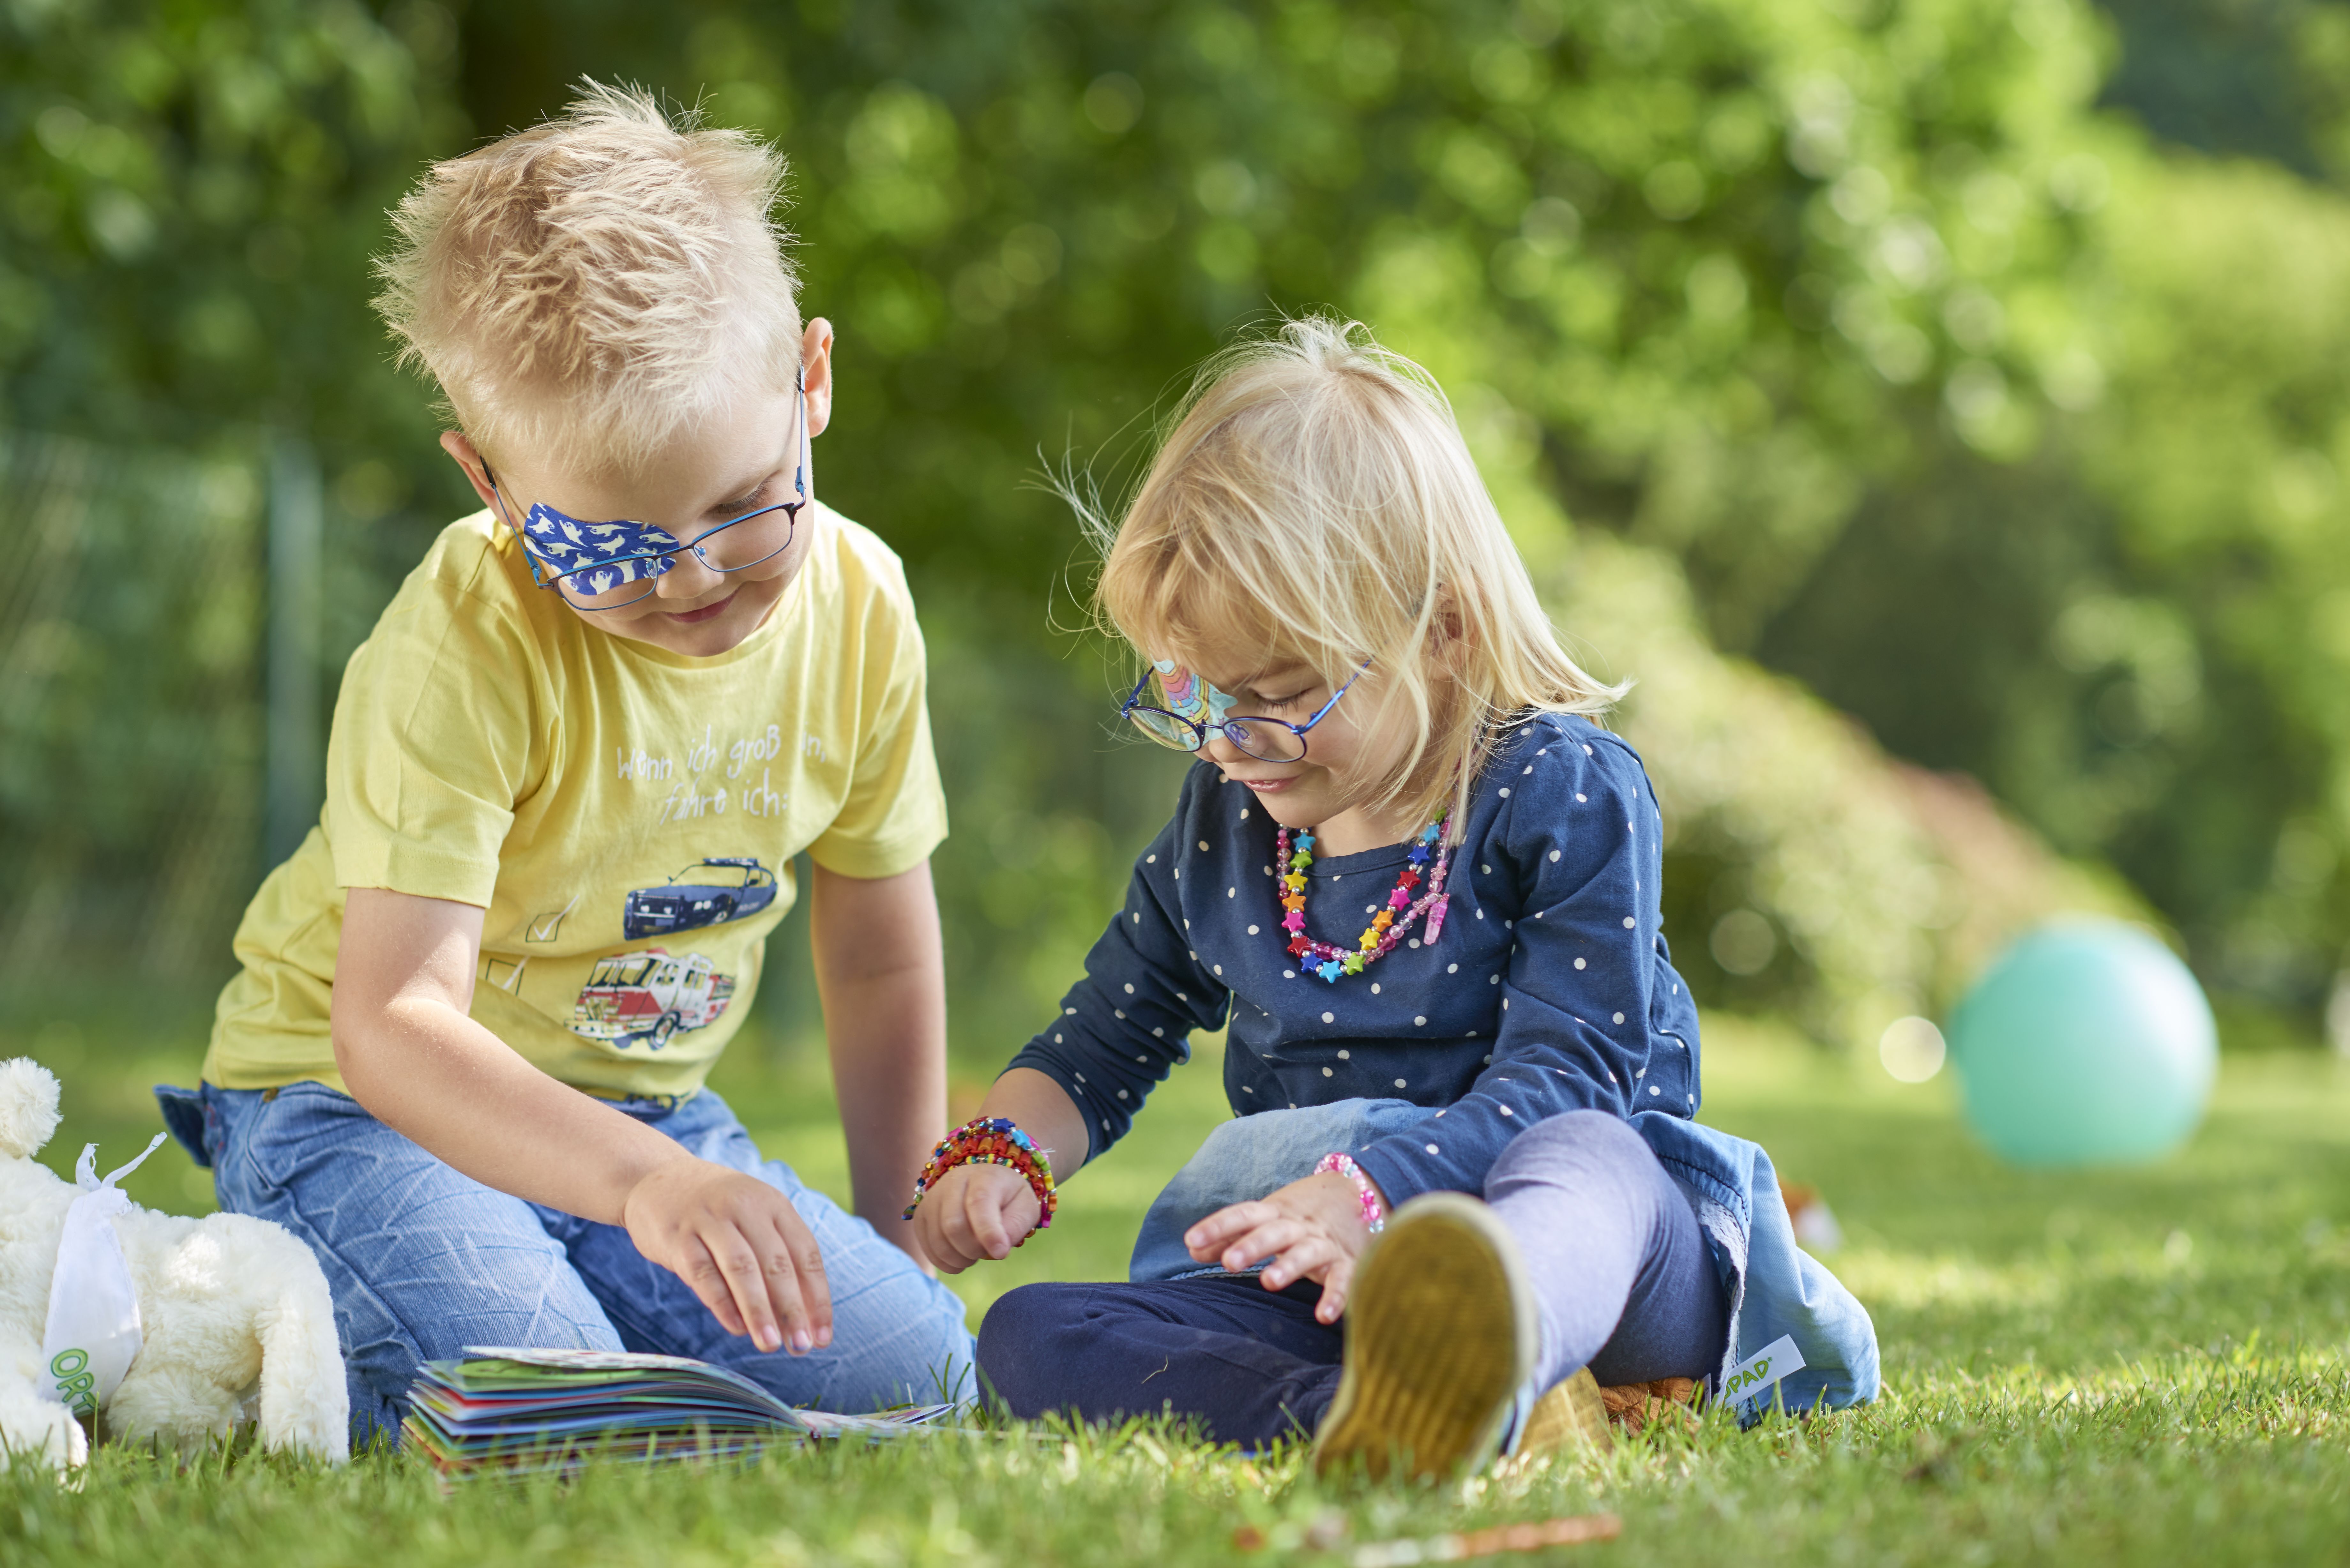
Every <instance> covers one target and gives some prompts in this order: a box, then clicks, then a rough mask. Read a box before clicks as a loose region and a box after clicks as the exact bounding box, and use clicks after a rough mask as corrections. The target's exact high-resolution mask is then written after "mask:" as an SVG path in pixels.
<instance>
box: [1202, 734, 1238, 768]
mask: <svg viewBox="0 0 2350 1568" xmlns="http://www.w3.org/2000/svg"><path fill="white" fill-rule="evenodd" d="M1200 754H1201V756H1204V757H1206V758H1207V759H1208V760H1209V761H1210V762H1211V763H1215V764H1216V765H1217V766H1218V767H1220V768H1229V767H1233V766H1236V765H1238V764H1239V763H1240V761H1241V760H1242V759H1243V757H1246V756H1247V755H1248V753H1246V752H1243V751H1242V750H1241V749H1240V748H1239V747H1238V746H1235V745H1233V744H1232V741H1231V739H1230V738H1229V737H1227V736H1226V735H1225V733H1224V732H1223V731H1222V730H1221V729H1214V730H1210V731H1209V732H1208V739H1207V742H1206V743H1205V744H1203V745H1201V748H1200Z"/></svg>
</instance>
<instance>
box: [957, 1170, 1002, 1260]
mask: <svg viewBox="0 0 2350 1568" xmlns="http://www.w3.org/2000/svg"><path fill="white" fill-rule="evenodd" d="M961 1196H962V1202H961V1203H960V1204H958V1205H956V1207H958V1208H960V1209H961V1210H962V1211H963V1216H964V1222H965V1223H966V1224H967V1225H969V1227H970V1228H971V1238H972V1242H973V1243H974V1244H975V1245H976V1246H977V1248H978V1251H977V1253H976V1254H974V1257H973V1261H974V1262H976V1261H977V1260H978V1258H981V1257H987V1258H994V1259H997V1260H999V1261H1000V1260H1002V1259H1004V1258H1008V1257H1010V1256H1011V1255H1012V1238H1011V1237H1010V1236H1008V1235H1006V1234H1005V1233H1004V1223H1003V1210H1004V1209H1005V1208H1006V1207H1007V1206H1006V1204H1005V1203H1004V1201H1003V1194H1002V1193H1000V1192H991V1191H988V1190H986V1189H985V1187H984V1186H983V1184H982V1183H980V1182H977V1181H966V1182H964V1183H963V1184H962V1194H961Z"/></svg>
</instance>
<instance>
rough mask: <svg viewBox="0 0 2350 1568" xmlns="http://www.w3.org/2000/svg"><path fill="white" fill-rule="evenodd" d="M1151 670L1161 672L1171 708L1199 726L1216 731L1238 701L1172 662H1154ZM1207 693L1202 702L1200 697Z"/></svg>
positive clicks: (1160, 660) (1160, 683)
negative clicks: (1234, 702) (1202, 693)
mask: <svg viewBox="0 0 2350 1568" xmlns="http://www.w3.org/2000/svg"><path fill="white" fill-rule="evenodd" d="M1150 668H1151V669H1153V670H1157V671H1158V672H1159V691H1162V692H1164V693H1166V696H1167V706H1168V707H1169V708H1170V710H1172V711H1175V712H1177V713H1180V714H1181V715H1182V716H1183V717H1184V718H1186V719H1189V720H1191V722H1193V723H1195V724H1200V725H1203V726H1205V727H1206V728H1208V729H1214V728H1215V727H1216V726H1217V725H1219V724H1221V723H1222V722H1224V715H1225V714H1227V713H1229V712H1231V711H1232V703H1233V701H1234V699H1232V698H1231V697H1227V696H1225V695H1224V694H1223V693H1222V692H1221V691H1217V690H1216V689H1215V688H1214V687H1213V686H1211V685H1209V684H1208V683H1207V682H1206V681H1204V680H1201V679H1200V678H1199V677H1198V676H1197V675H1194V674H1193V673H1191V671H1190V670H1186V669H1184V668H1183V667H1182V666H1181V665H1180V664H1178V663H1176V662H1175V661H1174V660H1173V659H1153V660H1151V663H1150ZM1202 691H1204V692H1206V693H1207V701H1204V702H1203V701H1201V700H1200V694H1201V692H1202Z"/></svg>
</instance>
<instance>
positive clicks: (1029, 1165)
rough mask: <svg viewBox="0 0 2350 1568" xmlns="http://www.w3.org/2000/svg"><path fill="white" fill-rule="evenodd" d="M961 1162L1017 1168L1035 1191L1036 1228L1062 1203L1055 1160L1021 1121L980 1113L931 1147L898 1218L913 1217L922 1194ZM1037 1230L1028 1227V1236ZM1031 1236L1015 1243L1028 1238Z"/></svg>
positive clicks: (1050, 1218)
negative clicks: (929, 1154) (1047, 1154)
mask: <svg viewBox="0 0 2350 1568" xmlns="http://www.w3.org/2000/svg"><path fill="white" fill-rule="evenodd" d="M958 1165H1001V1166H1003V1167H1005V1168H1007V1169H1011V1170H1016V1171H1018V1172H1019V1173H1020V1174H1021V1175H1022V1176H1023V1177H1024V1178H1025V1179H1027V1182H1028V1190H1029V1191H1031V1192H1034V1193H1035V1195H1036V1208H1037V1211H1038V1213H1039V1215H1040V1218H1039V1219H1038V1220H1037V1221H1036V1231H1042V1230H1044V1229H1045V1228H1046V1227H1048V1226H1049V1225H1051V1224H1052V1223H1053V1211H1054V1210H1055V1209H1057V1208H1059V1207H1060V1203H1061V1195H1060V1192H1059V1190H1058V1189H1056V1188H1055V1185H1054V1182H1053V1162H1052V1160H1050V1159H1049V1158H1046V1157H1045V1151H1044V1150H1043V1149H1041V1148H1038V1147H1036V1140H1035V1139H1034V1138H1032V1137H1029V1136H1028V1135H1027V1134H1026V1133H1024V1132H1023V1131H1021V1130H1020V1124H1019V1123H1017V1122H1015V1121H1014V1120H1013V1119H1012V1118H1011V1117H1009V1116H980V1117H978V1118H976V1119H975V1120H972V1121H967V1122H965V1123H963V1124H962V1126H961V1127H957V1128H955V1130H954V1131H952V1132H951V1133H949V1134H947V1136H946V1137H944V1138H942V1139H941V1140H940V1143H939V1147H936V1148H934V1149H932V1150H931V1158H930V1160H929V1161H928V1163H926V1164H925V1165H924V1166H923V1167H922V1174H921V1175H920V1176H918V1177H916V1178H915V1179H914V1200H913V1201H912V1202H911V1203H909V1204H907V1205H906V1212H905V1213H904V1214H902V1215H900V1216H899V1218H900V1219H905V1220H911V1219H912V1218H913V1217H914V1210H917V1209H919V1208H920V1207H921V1206H922V1195H923V1194H924V1193H927V1192H928V1191H930V1189H931V1188H933V1187H936V1186H937V1185H938V1183H939V1178H941V1177H942V1176H944V1175H945V1174H946V1173H947V1172H948V1171H950V1170H952V1169H953V1168H955V1167H956V1166H958ZM1036 1231H1029V1232H1028V1236H1033V1235H1035V1233H1036ZM1028 1236H1023V1237H1021V1238H1020V1241H1018V1242H1014V1243H1013V1244H1014V1246H1017V1245H1019V1244H1020V1242H1024V1241H1027V1240H1028Z"/></svg>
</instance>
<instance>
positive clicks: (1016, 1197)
mask: <svg viewBox="0 0 2350 1568" xmlns="http://www.w3.org/2000/svg"><path fill="white" fill-rule="evenodd" d="M998 1212H999V1213H1000V1214H1001V1215H1002V1217H1003V1231H1004V1240H1006V1241H1009V1242H1011V1243H1012V1245H1013V1246H1014V1247H1017V1246H1019V1245H1020V1244H1021V1243H1022V1242H1023V1241H1026V1240H1028V1238H1029V1236H1030V1235H1031V1234H1033V1233H1034V1232H1035V1229H1036V1222H1037V1221H1038V1220H1042V1219H1043V1218H1045V1206H1044V1205H1043V1204H1042V1203H1040V1202H1038V1201H1037V1200H1036V1194H1035V1192H1033V1191H1031V1190H1030V1189H1029V1187H1028V1184H1027V1183H1026V1182H1022V1183H1021V1184H1020V1185H1019V1186H1018V1187H1016V1188H1014V1189H1013V1190H1012V1191H1011V1193H1010V1194H1009V1195H1008V1197H1007V1198H1006V1199H1005V1202H1004V1205H1003V1209H1002V1210H999V1211H998ZM1005 1255H1006V1256H1009V1255H1010V1253H1009V1252H1008V1251H1007V1252H1006V1254H1005Z"/></svg>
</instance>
